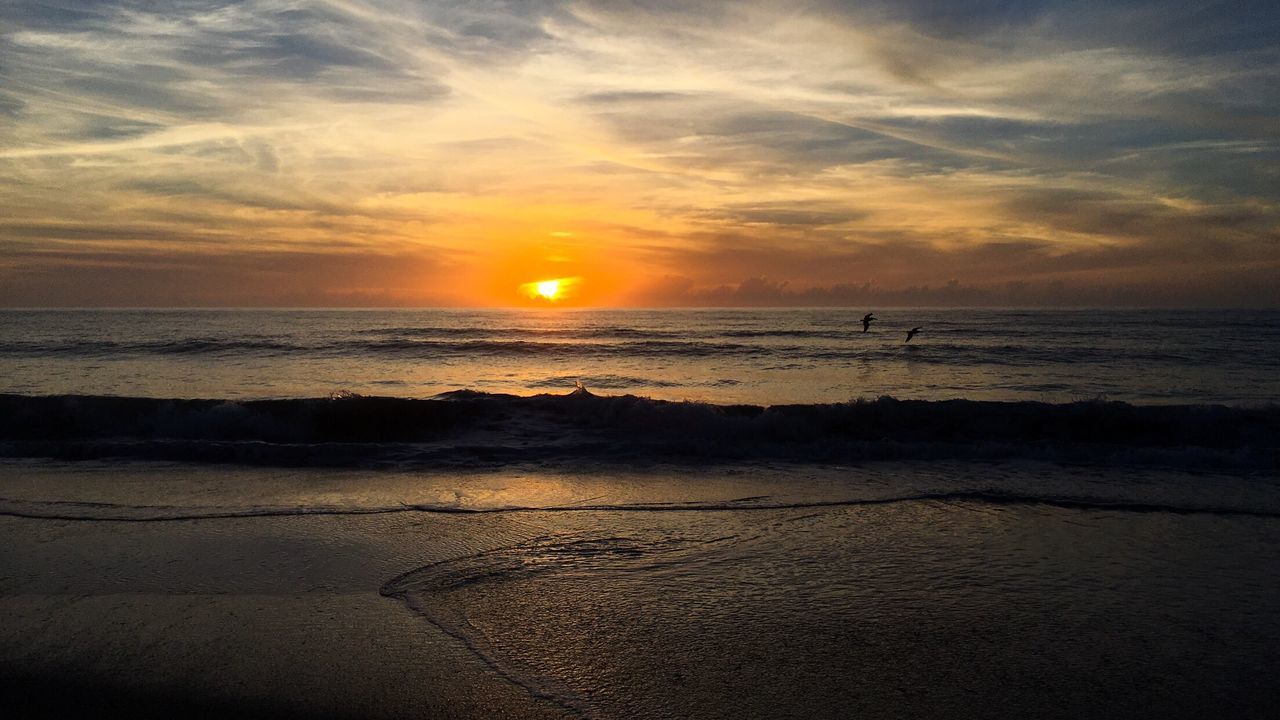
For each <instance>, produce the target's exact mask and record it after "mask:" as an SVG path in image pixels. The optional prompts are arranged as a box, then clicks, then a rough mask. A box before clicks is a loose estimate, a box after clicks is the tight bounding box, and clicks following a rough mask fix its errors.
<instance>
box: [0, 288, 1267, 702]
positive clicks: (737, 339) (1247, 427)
mask: <svg viewBox="0 0 1280 720" xmlns="http://www.w3.org/2000/svg"><path fill="white" fill-rule="evenodd" d="M861 314H862V313H861V311H858V312H854V311H839V310H785V311H783V310H778V311H775V310H760V311H757V310H742V311H738V310H734V311H725V310H697V311H569V312H524V311H518V312H517V311H436V310H432V311H399V310H397V311H5V312H2V313H0V544H3V545H4V546H5V547H6V548H9V549H10V552H7V553H5V554H3V555H2V556H0V613H3V615H4V616H5V617H6V618H7V620H6V623H5V624H4V625H3V626H2V627H0V629H2V630H3V632H0V687H4V688H6V689H11V690H12V692H10V695H11V696H14V697H18V698H19V699H20V700H21V701H22V702H24V703H26V704H27V705H29V706H30V707H32V708H34V709H35V711H36V712H37V714H39V713H41V712H43V715H40V716H50V717H53V716H62V715H64V714H67V712H70V713H74V712H76V711H77V710H78V709H80V708H81V705H83V706H84V707H93V705H92V703H95V702H97V700H98V698H100V697H101V695H102V693H103V692H107V693H108V695H109V696H110V697H112V698H115V701H117V702H124V701H123V700H120V698H127V697H129V696H130V695H129V694H130V693H141V699H140V700H139V701H138V703H139V705H138V706H139V707H142V708H144V709H147V708H149V709H152V710H155V709H156V708H157V707H161V708H164V707H167V705H164V704H163V703H161V704H160V705H159V706H158V705H157V704H156V703H157V701H156V700H155V697H157V694H159V695H160V696H162V697H168V698H171V699H172V698H178V700H172V704H173V706H174V707H173V708H170V709H174V710H180V711H181V712H166V713H156V716H168V715H174V714H178V715H182V714H189V713H187V710H189V709H191V708H195V709H196V710H199V709H200V708H202V707H203V708H206V710H205V711H204V712H205V714H206V715H214V716H216V715H217V713H215V712H214V711H212V710H208V709H207V708H209V707H216V708H221V709H222V710H226V712H223V713H222V714H230V713H236V714H248V715H254V713H253V712H251V711H252V708H253V707H258V708H259V709H261V708H268V710H265V711H262V712H260V713H258V714H259V715H261V716H272V717H274V716H281V715H282V714H283V715H288V714H290V713H292V714H296V715H297V716H324V715H325V714H326V713H339V711H342V712H345V713H347V714H350V715H358V716H368V717H434V716H447V717H485V718H487V717H498V716H506V717H532V716H535V715H536V716H539V717H567V718H654V719H658V718H687V717H699V718H790V717H795V718H810V719H813V718H844V717H852V716H857V717H876V718H880V717H883V718H896V717H946V718H949V719H950V720H954V719H955V718H987V717H1043V718H1048V717H1055V718H1057V717H1061V718H1075V717H1114V718H1153V719H1155V718H1159V719H1160V720H1168V719H1169V718H1201V717H1239V718H1254V717H1257V718H1269V717H1272V716H1273V715H1274V708H1275V707H1276V706H1278V705H1280V686H1277V684H1276V683H1275V682H1274V669H1275V667H1277V665H1280V606H1277V604H1276V603H1275V602H1274V601H1273V599H1274V598H1275V597H1277V596H1278V595H1280V554H1278V551H1277V548H1280V404H1278V403H1280V372H1278V371H1280V361H1278V360H1277V358H1278V357H1280V323H1278V322H1277V321H1280V313H1277V312H1261V311H1258V312H1255V311H1249V312H1230V313H1224V312H1209V311H1203V312H1200V311H1196V312H1190V311H1186V312H1183V311H1179V312H1167V311H1069V312H1067V311H1064V312H1057V311H1054V312H1049V311H1004V310H974V311H970V310H915V309H911V310H907V309H899V310H894V309H887V310H883V311H879V312H877V315H878V316H879V317H880V318H881V319H882V320H881V322H880V323H879V324H877V325H874V326H873V328H872V331H871V332H869V333H865V334H864V333H863V332H862V328H861V325H860V324H859V323H858V322H857V321H858V319H859V318H860V317H861ZM917 325H919V326H922V327H923V328H924V329H923V331H922V332H921V334H920V335H919V336H917V337H916V338H915V339H914V340H913V341H912V342H911V343H910V344H908V343H906V342H904V340H905V331H906V330H907V329H909V328H910V327H914V326H917ZM686 401H688V402H686ZM406 623H409V626H410V627H417V628H420V629H422V630H425V629H428V628H429V629H431V631H432V632H434V633H435V635H432V636H430V637H432V638H434V639H432V640H429V642H428V641H424V640H423V635H422V633H421V632H417V631H414V630H411V629H406ZM424 642H427V644H426V645H424V644H423V643H424ZM432 643H434V644H432ZM442 648H444V649H443V650H442ZM445 650H447V652H445ZM449 653H452V654H449ZM101 658H110V661H109V662H100V659H101ZM460 658H461V659H460ZM467 659H469V661H470V664H468V662H467ZM211 668H212V669H214V670H213V671H211ZM335 668H342V670H341V671H340V672H339V671H337V670H335ZM33 674H34V675H33ZM69 677H70V678H85V681H84V682H85V683H86V684H84V685H83V686H81V685H75V686H71V687H68V685H67V682H68V681H67V680H66V679H67V678H69ZM77 682H80V681H79V680H77ZM33 687H52V688H54V689H55V690H54V691H51V692H49V693H48V696H47V697H41V696H40V695H39V694H36V693H32V692H31V691H30V688H33ZM82 687H83V688H89V690H77V688H82ZM486 688H487V689H486ZM504 688H505V689H504ZM77 692H83V693H84V695H85V697H84V699H83V702H82V701H81V700H79V699H77V698H78V696H77ZM228 698H230V699H231V700H228ZM206 701H216V702H215V703H214V704H209V703H208V702H206ZM250 701H252V702H253V703H261V704H260V705H253V704H252V703H250ZM166 702H169V701H166ZM227 702H231V703H232V707H230V708H228V706H227V705H226V704H225V703H227ZM218 703H221V704H218ZM521 703H523V705H522V704H521ZM19 707H24V706H22V705H20V706H19ZM125 707H126V709H128V703H125ZM50 708H55V709H56V710H57V712H52V711H51V710H50ZM282 708H285V709H288V710H289V711H290V712H284V711H283V710H281V709H282ZM64 710H65V711H67V712H63V711H64ZM222 710H219V711H218V712H222ZM89 715H90V716H92V713H89Z"/></svg>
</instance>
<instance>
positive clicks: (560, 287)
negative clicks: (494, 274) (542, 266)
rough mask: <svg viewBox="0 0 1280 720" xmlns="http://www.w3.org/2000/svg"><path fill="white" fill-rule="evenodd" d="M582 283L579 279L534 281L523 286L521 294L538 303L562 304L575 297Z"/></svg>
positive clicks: (560, 278) (563, 278)
mask: <svg viewBox="0 0 1280 720" xmlns="http://www.w3.org/2000/svg"><path fill="white" fill-rule="evenodd" d="M581 282H582V278H579V277H558V278H548V279H546V280H534V281H533V282H527V283H524V284H523V285H521V286H520V294H521V295H523V296H525V297H527V298H529V299H530V300H535V301H537V302H546V303H561V302H564V301H566V300H569V299H570V298H572V297H573V295H574V294H575V291H576V289H577V288H578V286H579V285H580V284H581Z"/></svg>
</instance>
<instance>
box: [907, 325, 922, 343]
mask: <svg viewBox="0 0 1280 720" xmlns="http://www.w3.org/2000/svg"><path fill="white" fill-rule="evenodd" d="M918 332H920V328H918V327H913V328H911V329H910V330H908V331H907V342H911V338H913V337H915V336H916V333H918Z"/></svg>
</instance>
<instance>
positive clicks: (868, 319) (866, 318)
mask: <svg viewBox="0 0 1280 720" xmlns="http://www.w3.org/2000/svg"><path fill="white" fill-rule="evenodd" d="M875 320H879V318H877V317H876V316H875V315H872V314H871V313H867V314H866V315H863V316H862V332H866V331H868V330H870V329H871V323H872V321H875Z"/></svg>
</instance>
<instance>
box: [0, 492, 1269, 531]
mask: <svg viewBox="0 0 1280 720" xmlns="http://www.w3.org/2000/svg"><path fill="white" fill-rule="evenodd" d="M910 502H940V503H980V504H984V505H1010V506H1043V507H1053V508H1061V509H1065V510H1084V511H1095V512H1130V513H1165V514H1170V515H1215V516H1220V517H1255V518H1280V508H1273V507H1245V506H1241V505H1227V504H1222V505H1206V504H1194V503H1179V502H1160V501H1154V500H1125V499H1115V498H1098V497H1091V496H1088V495H1080V496H1072V495H1054V494H1025V493H1014V492H1005V491H1000V490H994V489H982V490H955V491H946V492H912V493H906V494H903V495H886V496H872V497H856V498H843V499H833V500H812V501H781V502H779V501H774V500H773V499H772V498H770V497H769V496H767V495H765V496H758V497H749V498H740V499H737V500H728V501H708V502H702V501H691V502H677V503H670V502H661V503H659V502H636V503H603V504H594V505H593V504H573V505H529V506H525V505H505V506H496V507H464V506H460V505H456V504H445V503H399V504H395V505H360V506H342V505H303V506H258V507H222V506H209V507H200V506H175V505H130V504H124V503H104V502H79V501H50V500H21V499H16V498H4V497H0V516H3V517H19V518H30V519H40V520H63V521H68V522H136V523H152V522H177V521H187V520H225V519H233V518H257V517H302V516H310V515H322V516H327V515H391V514H400V513H438V514H447V515H492V514H508V513H581V512H639V513H646V512H723V511H726V510H735V511H739V510H740V511H760V510H805V509H820V508H837V507H855V506H864V505H865V506H874V505H896V504H900V503H910Z"/></svg>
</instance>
